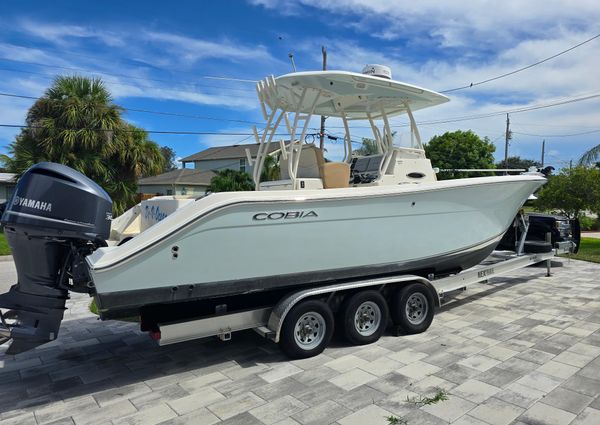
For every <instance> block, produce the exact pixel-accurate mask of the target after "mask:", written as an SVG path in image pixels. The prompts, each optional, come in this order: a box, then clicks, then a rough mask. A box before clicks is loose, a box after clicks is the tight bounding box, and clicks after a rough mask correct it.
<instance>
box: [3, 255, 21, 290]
mask: <svg viewBox="0 0 600 425" xmlns="http://www.w3.org/2000/svg"><path fill="white" fill-rule="evenodd" d="M15 283H17V271H16V270H15V263H13V262H12V261H0V294H3V293H5V292H7V291H8V290H9V289H10V287H11V286H12V285H14V284H15Z"/></svg>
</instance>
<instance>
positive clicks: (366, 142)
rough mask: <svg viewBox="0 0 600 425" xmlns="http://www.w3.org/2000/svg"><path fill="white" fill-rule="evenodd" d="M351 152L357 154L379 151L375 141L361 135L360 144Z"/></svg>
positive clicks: (366, 154) (362, 154)
mask: <svg viewBox="0 0 600 425" xmlns="http://www.w3.org/2000/svg"><path fill="white" fill-rule="evenodd" d="M352 153H353V154H354V155H358V156H369V155H377V154H378V153H379V150H378V149H377V142H375V140H373V139H368V138H366V137H363V139H362V146H361V147H360V148H358V149H356V150H355V151H354V152H352Z"/></svg>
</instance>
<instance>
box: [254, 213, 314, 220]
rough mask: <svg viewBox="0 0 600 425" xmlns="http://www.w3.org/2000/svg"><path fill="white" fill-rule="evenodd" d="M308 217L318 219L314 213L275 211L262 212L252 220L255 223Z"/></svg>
mask: <svg viewBox="0 0 600 425" xmlns="http://www.w3.org/2000/svg"><path fill="white" fill-rule="evenodd" d="M309 217H318V215H317V213H316V212H314V211H276V212H271V213H267V212H262V213H258V214H254V216H252V220H255V221H265V220H290V219H298V218H309Z"/></svg>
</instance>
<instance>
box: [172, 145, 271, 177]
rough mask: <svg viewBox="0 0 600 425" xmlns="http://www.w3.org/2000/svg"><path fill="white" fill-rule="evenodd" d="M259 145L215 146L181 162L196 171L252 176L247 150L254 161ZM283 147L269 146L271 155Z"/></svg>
mask: <svg viewBox="0 0 600 425" xmlns="http://www.w3.org/2000/svg"><path fill="white" fill-rule="evenodd" d="M258 147H259V144H258V143H251V144H244V145H232V146H215V147H212V148H208V149H205V150H203V151H202V152H198V153H195V154H193V155H190V156H187V157H185V158H183V159H182V160H181V162H182V163H183V168H185V167H186V166H187V164H193V167H194V169H196V170H203V171H208V170H225V169H230V170H240V171H245V172H246V173H248V174H250V175H252V165H250V164H249V163H248V155H247V154H246V149H248V150H249V151H250V156H251V158H252V160H254V159H256V154H257V153H258ZM280 148H281V146H280V144H279V143H278V142H277V143H271V145H270V146H269V152H268V153H269V155H272V154H274V153H276V152H278V151H279V150H280Z"/></svg>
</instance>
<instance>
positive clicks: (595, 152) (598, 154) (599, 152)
mask: <svg viewBox="0 0 600 425" xmlns="http://www.w3.org/2000/svg"><path fill="white" fill-rule="evenodd" d="M598 159H600V145H597V146H594V147H593V148H591V149H590V150H588V151H587V152H586V153H584V154H583V155H582V156H581V158H579V165H583V166H585V165H594V163H595V164H596V166H598V164H600V162H597V161H598Z"/></svg>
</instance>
